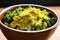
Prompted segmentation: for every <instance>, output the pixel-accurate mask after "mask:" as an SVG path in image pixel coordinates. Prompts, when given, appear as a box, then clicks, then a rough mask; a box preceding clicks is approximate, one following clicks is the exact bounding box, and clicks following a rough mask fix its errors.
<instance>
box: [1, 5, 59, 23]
mask: <svg viewBox="0 0 60 40" xmlns="http://www.w3.org/2000/svg"><path fill="white" fill-rule="evenodd" d="M17 7H19V6H14V7H12V8H11V9H9V10H10V11H13V10H14V9H15V8H17ZM21 7H24V8H26V7H28V6H21ZM32 7H36V8H40V9H41V10H44V9H46V10H47V11H48V12H51V13H50V14H49V15H51V16H54V17H56V18H57V19H58V17H57V15H56V14H55V13H54V12H53V11H51V10H49V9H47V8H44V7H40V6H32ZM7 11H8V10H7ZM7 11H5V12H3V13H2V14H1V17H0V20H1V22H2V18H3V16H4V15H5V14H6V13H7Z"/></svg>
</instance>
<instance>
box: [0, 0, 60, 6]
mask: <svg viewBox="0 0 60 40" xmlns="http://www.w3.org/2000/svg"><path fill="white" fill-rule="evenodd" d="M15 4H39V5H44V6H60V0H0V7H7V6H11V5H15Z"/></svg>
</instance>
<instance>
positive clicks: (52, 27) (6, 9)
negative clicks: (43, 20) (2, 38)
mask: <svg viewBox="0 0 60 40" xmlns="http://www.w3.org/2000/svg"><path fill="white" fill-rule="evenodd" d="M15 6H38V7H42V8H46V9H48V10H50V11H52V12H54V13H55V15H56V16H57V22H56V23H55V24H54V25H53V26H51V27H49V28H47V29H43V30H38V31H22V30H16V29H13V28H10V27H8V26H6V25H5V24H3V23H2V22H1V20H0V24H1V25H3V26H4V27H5V28H7V29H10V30H13V31H16V32H24V33H36V32H44V31H48V30H51V29H54V28H55V27H57V25H58V24H59V15H58V14H57V12H55V11H54V10H52V9H50V8H48V7H45V6H42V5H36V4H18V5H12V6H9V7H7V8H5V9H4V10H2V11H1V12H0V15H1V14H3V13H4V12H6V11H8V10H9V9H11V8H13V7H15Z"/></svg>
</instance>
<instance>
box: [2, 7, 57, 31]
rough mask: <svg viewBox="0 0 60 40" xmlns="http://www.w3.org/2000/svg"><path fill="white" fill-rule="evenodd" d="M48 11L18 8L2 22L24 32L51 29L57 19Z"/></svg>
mask: <svg viewBox="0 0 60 40" xmlns="http://www.w3.org/2000/svg"><path fill="white" fill-rule="evenodd" d="M50 13H51V12H48V11H47V10H46V9H44V10H41V9H40V8H36V7H32V6H28V7H26V8H24V7H18V8H16V9H14V10H13V11H10V10H9V11H8V12H7V13H6V15H5V16H4V17H3V19H2V22H3V23H4V24H5V25H7V26H8V27H11V28H14V29H17V30H24V31H35V30H42V29H46V28H49V27H51V26H52V25H54V24H55V23H56V20H57V19H56V18H55V17H54V16H51V15H50Z"/></svg>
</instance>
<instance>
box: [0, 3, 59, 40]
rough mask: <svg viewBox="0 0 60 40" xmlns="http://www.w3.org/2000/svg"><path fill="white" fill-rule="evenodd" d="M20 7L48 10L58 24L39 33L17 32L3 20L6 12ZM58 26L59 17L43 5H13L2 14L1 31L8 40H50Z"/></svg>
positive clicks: (0, 17) (0, 14)
mask: <svg viewBox="0 0 60 40" xmlns="http://www.w3.org/2000/svg"><path fill="white" fill-rule="evenodd" d="M19 6H22V7H27V6H33V7H38V8H40V9H41V10H43V9H46V10H47V11H50V12H51V15H52V16H54V17H56V18H57V22H56V23H55V24H54V25H53V26H51V27H49V28H47V29H43V30H39V31H22V30H16V29H13V28H10V27H8V26H6V25H4V24H3V23H2V21H1V20H2V18H3V16H4V15H5V14H6V12H7V11H8V10H14V9H15V8H16V7H19ZM58 24H59V15H58V14H57V13H56V12H55V11H54V10H52V9H50V8H48V7H45V6H41V5H36V4H19V5H13V6H10V7H7V8H5V9H4V10H3V11H1V12H0V29H1V30H2V32H3V34H4V35H5V37H6V38H7V39H8V40H48V39H49V38H50V37H51V36H52V34H53V33H54V31H55V30H56V28H57V26H58Z"/></svg>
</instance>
